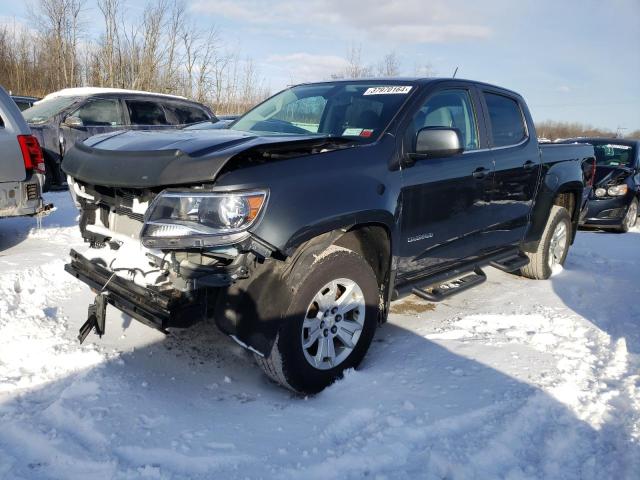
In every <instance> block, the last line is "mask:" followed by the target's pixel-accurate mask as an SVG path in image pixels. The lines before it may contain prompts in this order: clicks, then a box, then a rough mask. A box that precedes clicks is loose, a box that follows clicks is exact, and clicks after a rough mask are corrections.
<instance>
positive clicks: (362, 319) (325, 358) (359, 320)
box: [256, 246, 379, 393]
mask: <svg viewBox="0 0 640 480" xmlns="http://www.w3.org/2000/svg"><path fill="white" fill-rule="evenodd" d="M306 270H307V273H306V274H305V275H304V277H303V278H302V281H301V282H298V285H290V289H291V291H292V295H291V301H290V304H289V308H288V311H287V312H286V315H285V318H284V320H283V322H282V325H281V327H280V329H279V331H278V336H277V338H276V341H275V343H274V345H273V348H272V351H271V354H270V355H269V356H268V357H266V358H263V357H259V356H256V359H257V361H258V364H259V365H260V366H261V367H262V369H263V370H264V371H265V373H266V374H267V375H268V376H269V377H271V378H272V379H273V380H275V381H276V382H278V383H280V384H281V385H283V386H285V387H288V388H290V389H292V390H295V391H297V392H301V393H316V392H319V391H320V390H322V389H323V388H325V387H326V386H328V385H330V384H331V383H333V381H335V380H336V379H337V378H339V377H340V376H341V375H342V373H343V372H344V370H345V369H348V368H355V367H357V366H358V365H359V364H360V362H361V361H362V359H363V358H364V356H365V354H366V352H367V350H368V348H369V345H370V344H371V340H372V338H373V334H374V331H375V328H376V324H377V319H378V313H379V297H378V282H377V280H376V276H375V274H374V272H373V270H372V269H371V266H370V265H369V264H368V263H367V262H366V260H365V259H364V258H362V257H361V256H360V255H358V254H357V253H355V252H353V251H351V250H347V249H345V248H342V247H335V246H332V247H329V249H328V250H327V251H325V253H323V254H321V255H319V256H318V257H317V259H316V260H315V261H314V263H313V264H312V265H311V266H310V267H307V268H306ZM290 277H293V275H290ZM296 278H299V277H297V276H296Z"/></svg>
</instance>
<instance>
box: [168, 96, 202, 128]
mask: <svg viewBox="0 0 640 480" xmlns="http://www.w3.org/2000/svg"><path fill="white" fill-rule="evenodd" d="M163 106H164V110H165V112H166V114H167V120H169V121H170V122H171V123H173V124H174V125H178V126H179V127H185V126H187V125H193V124H194V123H201V122H206V121H208V120H210V119H211V115H209V114H208V113H207V112H206V111H205V110H204V109H202V108H199V107H197V106H195V105H191V104H188V103H181V102H177V101H175V102H165V103H164V105H163Z"/></svg>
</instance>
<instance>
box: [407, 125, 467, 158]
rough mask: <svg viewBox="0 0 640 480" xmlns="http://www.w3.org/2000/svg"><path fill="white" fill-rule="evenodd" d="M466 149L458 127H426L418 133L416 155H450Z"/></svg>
mask: <svg viewBox="0 0 640 480" xmlns="http://www.w3.org/2000/svg"><path fill="white" fill-rule="evenodd" d="M463 151H464V147H463V146H462V135H461V134H460V130H458V129H457V128H447V127H424V128H421V129H420V130H419V131H418V133H417V134H416V148H415V155H414V157H450V156H452V155H458V154H459V153H462V152H463Z"/></svg>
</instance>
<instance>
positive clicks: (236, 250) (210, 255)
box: [65, 177, 275, 342]
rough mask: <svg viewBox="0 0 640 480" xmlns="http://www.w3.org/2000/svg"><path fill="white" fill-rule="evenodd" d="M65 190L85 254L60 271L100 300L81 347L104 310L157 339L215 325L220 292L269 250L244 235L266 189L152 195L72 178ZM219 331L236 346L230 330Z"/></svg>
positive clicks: (99, 325) (98, 327)
mask: <svg viewBox="0 0 640 480" xmlns="http://www.w3.org/2000/svg"><path fill="white" fill-rule="evenodd" d="M68 183H69V188H70V191H71V193H72V196H73V198H74V200H75V202H76V204H77V205H78V207H79V208H80V211H81V215H80V222H79V223H80V230H81V233H82V236H83V238H84V239H85V241H86V242H87V243H88V244H89V248H88V249H86V251H84V252H82V253H79V252H77V251H75V250H72V251H71V254H70V255H71V262H70V263H69V264H67V265H66V266H65V269H66V271H67V272H69V273H70V274H72V275H73V276H75V277H76V278H78V279H79V280H81V281H83V282H84V283H86V284H87V285H89V287H91V288H92V289H93V290H94V291H96V292H97V295H98V296H97V299H96V302H95V303H94V304H93V305H91V306H90V307H89V315H88V319H87V322H85V325H83V328H82V329H81V331H80V335H79V337H78V338H79V339H80V341H81V342H82V341H83V340H84V339H85V338H86V336H87V335H88V333H89V332H90V331H91V330H93V329H95V331H96V333H97V334H99V335H102V334H103V333H104V329H105V327H104V325H105V322H104V315H105V314H104V311H105V306H106V304H110V305H113V306H115V307H116V308H118V309H119V310H121V311H122V312H124V313H125V314H127V315H129V316H131V317H132V318H135V319H136V320H139V321H140V322H142V323H144V324H145V325H148V326H150V327H153V328H155V329H158V330H160V331H163V332H166V330H167V329H168V328H172V327H173V328H184V327H188V326H191V325H193V324H194V323H197V322H198V321H201V320H204V319H207V318H213V317H214V312H215V310H216V305H217V303H218V301H219V299H220V296H221V295H223V294H224V293H225V292H226V289H227V288H228V287H229V286H231V285H232V284H234V283H236V282H238V281H242V280H243V279H247V278H248V277H249V275H250V272H251V271H253V270H254V269H255V268H256V265H257V264H260V263H263V262H264V261H265V259H266V258H269V257H271V256H272V254H273V253H274V250H275V249H274V248H273V247H271V246H270V245H268V244H267V243H265V242H264V241H262V240H260V239H258V238H256V237H255V236H253V235H252V234H251V233H250V232H249V230H248V229H249V228H250V227H251V226H252V225H253V224H254V223H255V222H257V221H258V220H259V219H260V216H261V214H262V211H263V208H264V206H265V205H266V202H267V200H268V192H267V191H240V192H220V191H214V190H212V189H211V188H210V187H209V186H205V185H201V186H198V187H194V188H189V189H187V188H184V189H180V190H177V189H166V190H160V191H158V189H151V188H138V189H134V188H120V187H104V186H96V185H89V184H87V183H84V182H80V181H77V180H75V179H73V178H72V177H69V178H68ZM219 326H221V328H222V329H223V330H224V331H225V332H226V333H228V334H230V335H232V336H234V337H235V338H239V335H238V332H237V331H236V329H235V328H234V327H233V325H231V324H230V323H229V322H225V321H224V320H223V321H222V322H221V323H219ZM239 341H240V340H239Z"/></svg>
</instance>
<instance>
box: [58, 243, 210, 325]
mask: <svg viewBox="0 0 640 480" xmlns="http://www.w3.org/2000/svg"><path fill="white" fill-rule="evenodd" d="M70 255H71V263H68V264H67V265H65V270H66V271H67V272H68V273H70V274H71V275H73V276H74V277H76V278H77V279H78V280H80V281H82V282H84V283H86V284H87V285H89V287H90V288H91V289H92V290H94V291H96V292H99V293H101V294H104V293H107V296H106V298H107V302H108V303H109V304H111V305H113V306H114V307H116V308H117V309H118V310H121V311H122V312H124V313H126V314H127V315H129V316H131V317H132V318H135V319H136V320H138V321H140V322H142V323H143V324H145V325H147V326H149V327H151V328H155V329H157V330H160V331H162V332H166V329H167V328H171V327H178V328H185V327H188V326H190V325H193V324H194V323H196V322H197V321H198V320H200V319H202V318H205V317H206V315H207V310H208V307H209V306H210V305H211V304H213V302H214V301H215V298H209V297H210V296H211V297H214V295H211V294H212V293H215V291H214V290H211V289H201V290H196V291H194V292H187V293H185V292H181V291H179V290H168V291H161V290H159V289H158V290H156V289H153V288H151V287H142V286H140V285H138V284H136V283H135V282H133V281H130V280H127V279H125V278H122V277H120V276H118V275H115V274H114V273H113V272H112V271H110V270H109V269H108V268H106V266H104V265H100V264H99V263H98V262H92V261H89V260H87V259H86V258H84V257H83V256H82V255H80V254H79V253H78V252H76V251H75V250H71V252H70Z"/></svg>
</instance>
